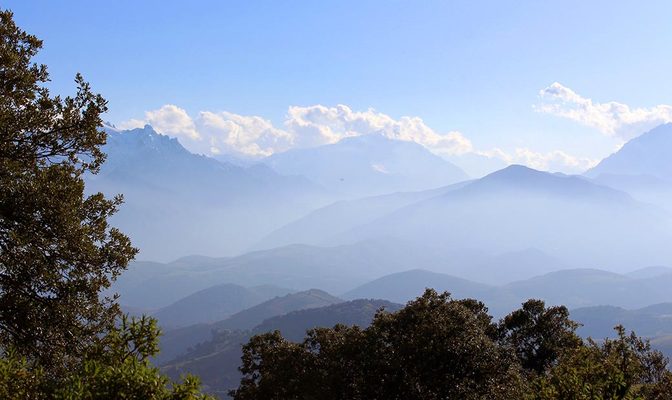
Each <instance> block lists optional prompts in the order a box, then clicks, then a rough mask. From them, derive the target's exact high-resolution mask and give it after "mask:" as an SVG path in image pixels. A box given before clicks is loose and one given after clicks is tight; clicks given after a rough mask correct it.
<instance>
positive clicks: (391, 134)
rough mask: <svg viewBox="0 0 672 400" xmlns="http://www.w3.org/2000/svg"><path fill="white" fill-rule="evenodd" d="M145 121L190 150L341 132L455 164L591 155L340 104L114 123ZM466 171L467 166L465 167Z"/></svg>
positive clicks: (273, 146) (550, 166)
mask: <svg viewBox="0 0 672 400" xmlns="http://www.w3.org/2000/svg"><path fill="white" fill-rule="evenodd" d="M145 124H150V125H152V126H153V127H154V129H155V130H156V131H157V132H159V133H161V134H164V135H169V136H173V137H177V138H179V139H180V142H181V143H182V144H183V145H184V146H185V147H186V148H187V149H189V150H190V151H192V152H195V153H199V154H205V155H211V156H216V155H218V154H222V153H236V154H238V155H244V156H247V157H254V158H261V157H266V156H269V155H271V154H273V153H278V152H282V151H286V150H289V149H294V148H306V147H313V146H319V145H324V144H330V143H336V142H338V141H339V140H341V139H343V138H345V137H351V136H360V135H383V136H385V137H387V138H390V139H394V140H404V141H409V142H416V143H419V144H421V145H423V146H424V147H426V148H427V149H428V150H430V151H431V152H433V153H434V154H437V155H439V156H442V157H446V158H450V159H451V160H452V161H455V162H457V163H458V164H459V160H460V158H463V157H467V156H468V157H470V158H471V159H474V158H476V159H478V158H481V159H484V160H485V159H491V160H500V161H501V162H503V163H505V164H525V165H528V166H530V167H533V168H536V169H542V170H552V171H565V172H577V173H578V172H583V171H584V170H586V169H588V168H590V167H592V166H593V165H594V164H595V161H594V160H589V159H585V158H579V157H574V156H571V155H569V154H567V153H565V152H563V151H560V150H556V151H553V152H549V153H539V152H534V151H532V150H530V149H527V148H517V149H515V150H514V151H513V152H506V151H504V150H502V149H498V148H495V149H491V150H477V149H475V148H474V146H473V145H472V143H471V141H470V140H469V139H468V138H467V137H465V136H464V135H463V134H462V133H461V132H458V131H450V132H445V133H440V132H437V131H435V130H434V129H432V128H430V127H429V126H427V124H425V122H424V121H423V120H422V118H419V117H409V116H405V117H401V118H399V119H395V118H392V117H391V116H389V115H387V114H384V113H381V112H378V111H376V110H374V109H368V110H365V111H354V110H352V109H351V108H350V107H348V106H346V105H342V104H340V105H336V106H334V107H327V106H323V105H313V106H307V107H300V106H291V107H289V109H288V111H287V114H286V115H285V119H284V121H283V123H282V127H277V126H274V125H273V123H272V122H271V121H270V120H267V119H264V118H262V117H259V116H246V115H239V114H235V113H231V112H226V111H222V112H212V111H201V112H199V113H198V115H196V117H195V118H192V117H191V116H190V115H189V114H188V113H187V112H186V110H184V109H182V108H180V107H178V106H176V105H172V104H167V105H164V106H163V107H161V108H159V109H157V110H152V111H147V112H145V118H144V119H131V120H128V121H125V122H122V123H120V124H118V127H119V128H120V129H131V128H136V127H142V126H144V125H145ZM467 172H469V171H467Z"/></svg>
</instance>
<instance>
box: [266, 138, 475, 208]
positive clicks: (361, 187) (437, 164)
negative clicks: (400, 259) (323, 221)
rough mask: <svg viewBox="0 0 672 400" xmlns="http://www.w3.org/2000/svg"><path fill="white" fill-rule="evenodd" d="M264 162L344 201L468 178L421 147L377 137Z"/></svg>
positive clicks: (293, 152) (346, 140)
mask: <svg viewBox="0 0 672 400" xmlns="http://www.w3.org/2000/svg"><path fill="white" fill-rule="evenodd" d="M264 163H266V164H267V165H269V166H271V167H272V168H273V169H275V170H276V171H278V172H279V173H282V174H286V175H303V176H306V177H307V178H309V179H310V180H312V181H314V182H317V183H318V184H320V185H322V186H323V187H326V188H328V189H329V190H332V191H334V192H336V193H340V194H341V195H343V196H346V197H364V196H373V195H382V194H387V193H392V192H400V191H417V190H426V189H430V188H436V187H441V186H446V185H448V184H451V183H456V182H459V181H463V180H467V179H468V176H467V174H466V173H464V171H462V170H461V169H460V168H459V167H457V166H455V165H454V164H452V163H450V162H448V161H446V160H444V159H442V158H441V157H439V156H436V155H434V154H432V153H431V152H430V151H429V150H427V149H426V148H425V147H423V146H422V145H420V144H417V143H415V142H409V141H403V140H393V139H389V138H386V137H385V136H383V135H382V134H377V133H374V134H369V135H362V136H354V137H347V138H344V139H342V140H341V141H339V142H337V143H334V144H328V145H323V146H318V147H312V148H306V149H294V150H289V151H286V152H283V153H278V154H274V155H272V156H270V157H268V158H267V159H265V160H264Z"/></svg>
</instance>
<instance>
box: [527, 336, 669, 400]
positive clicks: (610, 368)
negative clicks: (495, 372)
mask: <svg viewBox="0 0 672 400" xmlns="http://www.w3.org/2000/svg"><path fill="white" fill-rule="evenodd" d="M615 329H616V332H617V334H618V337H617V338H616V339H605V340H604V342H603V343H601V344H600V343H597V342H595V341H594V340H592V339H589V340H588V342H587V343H586V344H585V345H582V346H579V347H575V348H573V349H571V350H570V351H568V352H566V353H564V354H563V355H562V356H561V357H560V359H559V362H558V364H557V365H555V366H553V367H552V368H550V369H549V371H547V373H546V374H544V375H542V376H539V377H538V378H537V379H536V381H535V382H534V385H533V386H532V390H531V391H530V394H529V396H528V398H529V399H534V400H561V399H575V400H593V399H605V400H635V399H639V400H667V399H670V398H672V374H671V373H670V371H669V370H668V369H667V359H666V358H665V357H663V355H662V354H661V353H660V352H658V351H655V350H652V349H651V346H650V344H649V343H648V342H647V341H644V340H642V339H640V338H638V337H637V336H636V335H635V334H634V332H633V333H631V334H630V335H626V333H625V329H623V327H622V326H617V327H616V328H615Z"/></svg>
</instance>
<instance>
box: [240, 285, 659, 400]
mask: <svg viewBox="0 0 672 400" xmlns="http://www.w3.org/2000/svg"><path fill="white" fill-rule="evenodd" d="M577 327H578V324H576V323H575V322H573V321H571V320H570V319H569V313H568V312H567V309H566V308H564V307H546V306H545V304H544V302H543V301H539V300H529V301H527V302H525V303H524V304H523V306H522V307H521V309H519V310H516V311H514V312H513V313H511V314H510V315H508V316H506V317H505V318H503V319H502V320H501V321H500V322H499V323H493V322H492V321H491V317H490V316H489V315H488V314H487V308H486V307H485V306H484V305H483V304H482V303H480V302H478V301H475V300H454V299H452V298H450V296H449V294H447V293H442V294H438V293H436V292H435V291H433V290H431V289H428V290H427V291H426V292H425V293H424V294H423V295H422V296H421V297H419V298H417V299H416V300H414V301H411V302H409V303H408V304H407V305H406V306H405V307H404V308H403V309H401V310H399V311H397V312H394V313H386V312H384V311H381V312H379V313H378V314H377V315H376V316H375V318H374V320H373V322H372V324H371V325H370V326H369V327H368V328H366V329H361V328H358V327H356V326H355V327H348V326H343V325H337V326H335V327H333V328H316V329H312V330H310V331H308V333H307V335H306V337H305V339H304V340H303V341H302V342H300V343H294V342H290V341H288V340H286V339H284V338H283V337H282V335H281V334H280V332H278V331H275V332H271V333H266V334H262V335H258V336H253V337H252V338H251V339H250V341H249V342H248V343H247V344H246V345H244V347H243V356H242V367H241V372H242V373H243V379H242V380H241V383H240V386H239V387H238V389H236V390H233V391H232V392H231V396H232V397H233V398H234V399H237V400H249V399H423V400H424V399H528V400H566V399H572V400H588V399H590V400H598V399H599V400H607V399H609V400H627V399H632V400H634V399H640V400H662V399H670V398H672V397H671V396H672V386H671V385H670V382H672V379H671V377H672V375H671V374H670V372H669V371H668V370H667V360H666V359H665V358H664V357H663V356H662V355H661V354H660V353H659V352H657V351H654V350H652V349H651V348H650V346H649V345H648V343H647V342H645V341H642V340H641V339H639V338H637V337H636V336H635V335H634V334H632V335H630V336H627V335H625V332H624V330H623V329H622V328H619V330H618V335H619V337H618V339H616V340H606V341H604V342H602V343H598V342H595V341H593V340H588V341H586V342H584V341H582V340H581V339H580V338H579V337H578V336H577V335H576V334H575V330H576V328H577Z"/></svg>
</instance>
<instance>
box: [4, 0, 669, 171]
mask: <svg viewBox="0 0 672 400" xmlns="http://www.w3.org/2000/svg"><path fill="white" fill-rule="evenodd" d="M2 7H4V8H9V9H11V10H13V11H14V13H15V20H16V22H17V23H18V24H19V26H21V27H22V28H23V29H25V30H27V31H28V32H29V33H32V34H35V35H36V36H38V37H39V38H41V39H43V40H44V48H43V50H42V51H41V53H40V54H39V56H38V57H37V61H39V62H41V63H45V64H47V66H48V67H49V71H50V73H51V78H52V82H51V84H50V87H51V88H52V90H53V91H54V92H55V93H63V94H70V93H74V85H73V78H74V75H75V73H77V72H81V73H82V74H84V76H85V78H86V79H87V80H88V81H89V82H90V83H91V84H92V87H93V88H94V90H96V91H98V92H100V93H102V94H103V95H104V96H105V98H107V99H108V100H109V108H110V110H109V112H108V114H107V115H106V116H105V119H106V120H108V121H110V122H111V123H113V124H115V125H117V126H119V127H122V128H130V127H135V126H142V125H144V124H145V123H150V124H152V125H153V126H154V127H155V128H156V129H157V130H159V131H160V132H161V133H164V134H167V135H170V136H175V137H178V138H179V139H180V141H181V142H182V143H183V144H184V145H185V147H187V148H189V149H190V150H192V151H194V152H198V153H203V154H208V155H214V154H219V153H229V152H235V153H238V154H243V155H246V156H252V157H261V156H265V155H269V154H272V153H274V152H279V151H284V150H287V149H290V148H296V147H307V146H314V145H319V144H324V143H333V142H335V141H337V140H339V139H340V138H342V137H345V136H352V135H358V134H366V133H374V132H380V133H382V134H384V135H386V136H389V137H393V138H398V139H401V140H413V141H416V142H419V143H421V144H423V145H425V146H426V147H427V148H428V149H430V150H431V151H433V152H434V153H436V154H439V155H441V156H443V157H446V158H447V159H450V160H452V161H454V162H456V163H457V164H458V165H462V166H463V167H465V168H467V172H470V173H471V174H472V175H478V174H481V173H483V168H484V167H483V166H482V165H481V164H483V163H481V161H483V160H488V159H491V160H497V161H501V162H504V163H522V164H526V165H529V166H532V167H534V168H538V169H544V170H551V171H562V172H567V173H579V172H582V171H583V170H585V169H586V168H589V167H590V166H592V165H594V164H595V163H596V162H598V161H599V160H600V159H602V158H604V157H605V156H608V155H609V154H610V153H612V152H614V151H616V150H617V149H618V148H619V147H620V146H621V145H622V144H623V143H624V142H625V141H627V140H629V139H631V138H633V137H635V136H637V135H638V134H641V133H643V132H645V131H646V130H648V129H651V128H653V127H654V126H656V125H658V124H660V123H663V122H667V121H670V120H672V106H670V105H672V79H671V78H670V76H671V75H670V71H672V51H670V43H672V24H670V23H669V21H670V20H671V19H672V2H669V1H647V2H625V1H623V2H614V1H599V0H598V1H585V0H584V1H562V2H561V1H477V0H474V1H457V0H456V1H429V0H428V1H394V0H388V1H382V0H381V1H368V0H358V1H346V0H341V1H319V2H316V1H290V0H287V1H238V2H227V1H197V0H194V1H189V2H186V1H180V2H178V1H152V0H147V1H126V0H117V1H109V2H91V1H68V0H66V1H62V2H55V1H47V0H44V1H30V0H21V1H15V0H10V1H5V2H4V3H3V5H2ZM474 160H476V161H474ZM483 165H484V164H483Z"/></svg>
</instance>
